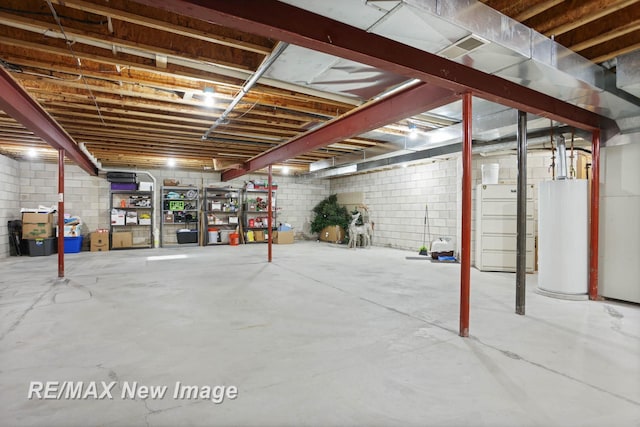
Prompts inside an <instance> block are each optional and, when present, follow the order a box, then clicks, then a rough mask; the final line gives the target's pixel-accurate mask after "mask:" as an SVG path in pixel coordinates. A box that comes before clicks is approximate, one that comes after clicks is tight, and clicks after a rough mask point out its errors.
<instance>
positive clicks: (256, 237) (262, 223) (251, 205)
mask: <svg viewBox="0 0 640 427" xmlns="http://www.w3.org/2000/svg"><path fill="white" fill-rule="evenodd" d="M276 192H277V189H276V188H273V189H272V191H271V210H272V212H271V214H272V220H271V230H270V231H269V230H268V218H269V213H268V205H267V203H268V202H267V201H268V196H269V190H268V189H267V188H246V187H245V188H244V190H243V193H242V194H243V203H242V226H243V232H244V242H245V243H261V242H267V240H268V233H269V232H273V231H274V230H276V229H277V223H276V211H277V203H276ZM261 233H262V234H263V235H262V236H261ZM252 237H253V238H252ZM260 237H262V238H260Z"/></svg>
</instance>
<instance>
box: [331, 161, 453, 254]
mask: <svg viewBox="0 0 640 427" xmlns="http://www.w3.org/2000/svg"><path fill="white" fill-rule="evenodd" d="M456 163H457V157H455V156H454V157H452V158H449V159H446V160H437V161H430V162H428V163H423V164H418V165H410V166H407V167H406V168H402V167H400V168H395V169H389V170H383V171H379V172H371V173H366V174H361V175H354V176H347V177H340V178H334V179H332V180H331V193H343V192H362V193H364V202H365V204H366V205H367V208H368V209H369V215H370V218H371V220H372V221H373V222H374V223H375V227H374V237H373V242H374V245H376V246H388V247H393V248H403V249H417V248H419V247H420V246H421V245H422V242H423V238H424V234H425V231H424V230H425V221H424V219H425V214H426V210H427V209H428V217H429V231H430V235H431V238H433V237H436V236H450V237H451V238H452V239H454V238H455V236H456V226H457V224H456V212H457V211H456V206H457V202H456V197H457V196H456V193H457V185H458V184H457V166H456ZM427 240H428V238H427Z"/></svg>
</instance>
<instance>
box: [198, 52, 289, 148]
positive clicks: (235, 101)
mask: <svg viewBox="0 0 640 427" xmlns="http://www.w3.org/2000/svg"><path fill="white" fill-rule="evenodd" d="M287 46H289V43H283V42H279V43H278V44H277V45H276V47H275V48H274V49H273V51H272V52H271V54H270V55H269V56H267V57H266V58H265V60H264V61H262V64H260V66H259V67H258V69H257V70H256V72H255V73H253V75H252V76H251V77H250V78H249V80H247V83H245V85H244V86H242V88H241V89H240V92H238V94H237V95H236V96H235V97H234V98H233V100H232V101H231V103H230V104H229V105H228V106H227V108H226V109H225V110H224V111H223V112H222V114H221V115H220V117H218V120H216V121H215V123H214V124H212V125H211V127H210V128H209V129H208V130H207V131H206V132H205V134H204V135H203V136H202V139H203V140H206V139H207V138H209V135H210V134H211V132H213V130H214V129H215V128H217V127H218V126H220V125H222V124H225V123H227V116H228V115H229V114H230V113H231V112H232V111H233V109H234V108H235V107H236V105H238V103H239V102H240V101H241V100H242V98H244V96H245V95H246V94H247V93H249V91H250V90H251V88H252V87H253V86H254V85H255V84H256V83H257V82H258V80H259V79H260V77H262V75H263V74H264V73H265V72H266V71H267V70H268V69H269V67H271V65H272V64H273V63H274V62H275V61H276V59H278V57H279V56H280V55H281V54H282V52H284V50H285V49H286V48H287Z"/></svg>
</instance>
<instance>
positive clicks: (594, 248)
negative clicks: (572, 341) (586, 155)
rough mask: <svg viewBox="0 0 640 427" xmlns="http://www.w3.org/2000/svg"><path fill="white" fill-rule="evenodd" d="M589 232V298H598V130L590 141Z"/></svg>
mask: <svg viewBox="0 0 640 427" xmlns="http://www.w3.org/2000/svg"><path fill="white" fill-rule="evenodd" d="M589 231H590V233H589V236H590V237H589V239H590V242H589V248H590V253H589V299H590V300H597V299H598V243H599V239H598V238H599V235H598V233H599V232H600V131H599V130H595V131H593V136H592V141H591V224H590V230H589Z"/></svg>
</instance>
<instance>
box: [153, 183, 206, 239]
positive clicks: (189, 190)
mask: <svg viewBox="0 0 640 427" xmlns="http://www.w3.org/2000/svg"><path fill="white" fill-rule="evenodd" d="M161 197H162V200H161V207H162V215H161V217H160V245H161V246H162V247H165V246H171V245H177V244H195V245H198V244H200V232H199V229H198V224H199V220H200V211H201V208H200V191H199V189H198V187H193V186H190V187H186V186H185V187H162V191H161ZM179 230H189V232H181V236H180V238H179V237H178V232H179Z"/></svg>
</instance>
